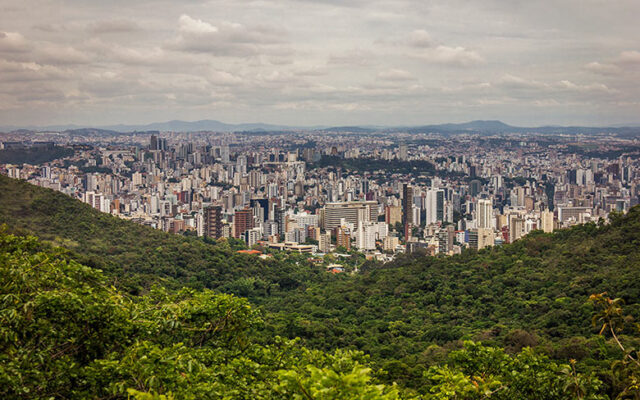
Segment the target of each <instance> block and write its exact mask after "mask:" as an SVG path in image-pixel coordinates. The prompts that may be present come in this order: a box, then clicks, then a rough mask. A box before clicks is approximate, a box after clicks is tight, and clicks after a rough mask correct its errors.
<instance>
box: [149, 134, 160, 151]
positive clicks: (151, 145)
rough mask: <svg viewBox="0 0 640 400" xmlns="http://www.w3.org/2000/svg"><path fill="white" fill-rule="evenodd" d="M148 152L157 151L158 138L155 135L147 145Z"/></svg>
mask: <svg viewBox="0 0 640 400" xmlns="http://www.w3.org/2000/svg"><path fill="white" fill-rule="evenodd" d="M149 150H159V148H158V137H157V136H156V135H151V140H150V143H149Z"/></svg>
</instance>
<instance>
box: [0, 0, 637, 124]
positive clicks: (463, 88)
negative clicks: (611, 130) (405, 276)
mask: <svg viewBox="0 0 640 400" xmlns="http://www.w3.org/2000/svg"><path fill="white" fill-rule="evenodd" d="M605 7H606V8H605ZM0 9H1V10H2V13H1V15H2V17H0V20H1V22H2V28H1V29H0V120H1V121H2V124H3V125H17V126H25V125H29V126H42V125H56V124H78V125H82V126H103V125H112V124H118V123H125V124H146V123H150V122H154V121H166V120H172V119H179V120H189V121H193V120H201V119H217V120H221V121H225V122H227V123H249V122H263V123H270V124H280V125H291V126H315V125H324V126H330V125H385V126H415V125H421V124H435V123H443V122H463V121H469V120H474V119H486V120H493V119H497V120H502V121H505V122H507V123H509V124H513V125H520V126H541V125H548V124H554V125H555V124H558V125H585V126H603V125H610V124H637V123H638V122H640V121H638V117H637V115H638V111H640V83H639V82H640V48H639V47H638V44H637V40H636V38H637V37H638V36H640V28H639V27H638V26H637V24H636V23H635V16H636V15H638V14H639V13H640V5H639V4H638V3H637V2H632V1H616V2H601V1H595V0H593V1H580V2H578V1H563V2H560V3H557V2H553V3H552V2H548V1H542V2H535V3H529V2H520V1H517V2H501V1H497V0H496V1H489V2H483V3H482V4H481V5H480V4H472V3H469V2H465V1H453V2H446V3H444V2H414V1H393V2H391V1H374V2H362V1H350V2H333V1H293V0H291V1H278V2H258V1H252V2H242V3H240V2H227V1H208V2H207V1H193V2H189V3H186V4H174V3H171V2H164V1H156V2H149V1H141V2H136V3H135V4H133V5H132V4H129V3H125V2H115V3H113V2H111V3H109V4H108V5H107V4H102V3H99V2H87V3H85V2H83V3H76V2H72V1H39V0H34V1H28V2H25V3H23V4H21V5H15V4H9V3H8V2H1V3H0Z"/></svg>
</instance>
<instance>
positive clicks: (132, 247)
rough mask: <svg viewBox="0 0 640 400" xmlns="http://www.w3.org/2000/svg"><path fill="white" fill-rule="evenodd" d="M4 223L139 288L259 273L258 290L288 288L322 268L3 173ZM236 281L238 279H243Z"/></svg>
mask: <svg viewBox="0 0 640 400" xmlns="http://www.w3.org/2000/svg"><path fill="white" fill-rule="evenodd" d="M0 204H1V205H2V206H1V207H0V224H3V223H5V224H7V225H8V226H9V228H10V229H11V231H13V232H17V233H31V234H34V235H37V236H38V237H40V238H41V239H43V240H45V241H47V242H50V243H52V244H54V245H61V246H64V247H66V248H67V249H69V250H70V251H71V252H72V254H73V257H74V259H76V260H77V261H79V262H81V263H83V264H85V265H88V266H91V267H95V268H99V269H102V270H104V271H105V272H106V273H107V275H108V276H110V277H111V278H112V279H113V283H115V284H117V285H118V286H119V287H126V288H127V289H128V290H129V291H131V292H133V293H137V292H140V291H141V290H145V289H148V288H150V287H151V286H152V285H153V284H155V283H160V282H161V283H163V284H164V285H167V286H169V287H178V286H182V285H187V286H191V287H195V288H203V287H208V288H218V289H221V290H227V289H231V288H233V287H235V286H238V285H242V284H244V283H245V280H243V279H240V278H247V277H252V278H254V281H252V284H253V285H254V286H255V287H259V288H260V289H259V290H258V289H256V292H259V291H262V292H264V293H265V294H267V293H270V292H271V291H274V292H277V291H279V290H289V289H293V288H295V287H297V286H299V285H300V284H301V283H302V281H304V280H308V279H310V275H313V274H319V273H320V271H319V270H318V269H317V268H315V269H310V268H300V267H299V266H296V265H295V262H304V261H305V260H304V259H300V260H292V261H291V262H287V263H285V262H282V261H281V259H279V258H277V257H276V258H274V259H273V260H261V259H258V258H256V257H253V256H249V255H243V254H238V253H237V252H236V250H237V249H239V248H243V246H240V247H238V244H237V243H236V242H235V241H233V240H231V241H221V242H219V243H216V242H205V241H204V240H202V239H199V238H195V237H186V236H180V235H171V234H168V233H164V232H162V231H159V230H156V229H152V228H149V227H145V226H142V225H139V224H136V223H134V222H130V221H126V220H123V219H120V218H118V217H114V216H112V215H109V214H104V213H101V212H99V211H97V210H95V209H93V208H92V207H90V206H89V205H87V204H84V203H82V202H80V201H78V200H74V199H71V198H70V197H68V196H66V195H65V194H63V193H60V192H56V191H53V190H50V189H45V188H41V187H38V186H34V185H31V184H29V183H27V182H26V181H19V180H15V179H11V178H8V177H6V176H4V175H0ZM236 281H237V282H236Z"/></svg>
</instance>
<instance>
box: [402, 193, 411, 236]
mask: <svg viewBox="0 0 640 400" xmlns="http://www.w3.org/2000/svg"><path fill="white" fill-rule="evenodd" d="M412 206H413V188H412V187H411V186H409V185H408V184H406V183H405V184H404V185H403V186H402V225H404V238H405V240H407V239H408V238H409V234H410V232H411V228H410V225H411V221H412V219H413V207H412Z"/></svg>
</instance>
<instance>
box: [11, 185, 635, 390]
mask: <svg viewBox="0 0 640 400" xmlns="http://www.w3.org/2000/svg"><path fill="white" fill-rule="evenodd" d="M0 204H2V207H0V223H6V224H8V226H9V227H10V229H12V230H13V231H17V232H27V231H28V232H33V233H35V234H37V235H38V236H40V237H42V238H43V239H45V240H47V241H49V242H52V243H56V244H60V245H65V246H67V247H69V248H70V249H71V251H72V252H71V254H70V256H71V257H72V258H74V259H75V260H79V261H82V262H86V263H88V264H89V265H90V266H96V267H100V268H103V269H105V271H106V273H107V274H108V276H109V277H110V279H111V282H113V283H115V284H116V285H118V286H120V285H122V287H125V288H126V289H127V290H129V291H130V292H136V291H140V292H145V289H146V288H148V287H149V285H150V284H151V283H153V282H159V281H161V282H165V284H167V285H169V286H172V287H177V286H180V285H181V284H185V285H188V286H191V287H196V288H203V287H207V288H212V289H216V290H218V291H222V292H229V293H234V294H237V295H241V296H243V297H247V298H248V299H249V300H250V301H251V302H252V303H253V304H255V305H257V306H259V307H260V308H261V309H263V310H264V311H265V315H264V319H265V325H264V327H263V328H262V329H261V330H260V331H259V332H258V333H257V335H258V336H260V337H261V339H260V340H262V341H264V342H265V343H266V342H268V341H269V338H271V337H273V336H274V335H282V336H286V337H289V338H294V337H300V338H301V339H302V341H303V343H305V344H306V345H307V346H309V347H312V348H317V349H322V350H333V349H337V348H346V349H357V350H362V351H364V352H366V353H368V354H370V355H371V358H372V361H373V362H374V363H375V365H376V366H378V367H381V368H383V369H384V370H385V371H386V372H387V375H386V378H385V379H387V380H389V381H396V382H399V383H402V384H403V385H406V386H410V387H412V388H415V389H416V390H419V388H421V387H426V386H425V385H428V384H429V382H430V381H429V379H430V378H429V377H428V371H429V366H431V365H434V364H437V363H440V362H444V361H445V360H446V359H447V357H449V356H448V355H450V354H451V351H452V350H453V349H456V348H459V347H460V346H462V342H463V341H464V340H469V339H472V340H475V341H482V342H483V343H487V344H489V345H492V346H497V347H501V348H504V349H505V351H506V352H507V353H517V352H518V351H520V350H521V349H523V348H525V347H527V346H530V347H534V348H535V349H536V351H537V352H539V353H542V354H545V355H547V356H549V357H551V358H552V359H555V360H558V362H567V361H568V360H569V359H574V360H577V369H578V370H579V371H582V372H589V371H591V372H597V373H598V375H599V377H600V379H602V380H603V381H604V382H605V385H606V391H607V392H608V393H610V394H611V393H616V391H618V392H619V391H620V388H619V385H620V383H619V382H618V381H616V380H615V378H614V377H613V376H612V375H611V373H610V372H609V371H608V365H609V364H610V362H611V361H612V360H614V359H617V358H619V355H620V352H619V350H617V346H616V344H615V343H614V342H612V341H604V340H603V339H602V337H601V336H599V335H597V333H598V331H597V330H594V328H593V327H592V326H591V325H590V323H589V321H590V320H591V315H592V313H593V307H592V306H591V305H590V304H589V303H588V302H587V299H588V298H589V296H590V295H591V294H593V293H601V292H608V293H609V294H610V295H611V296H613V297H619V298H621V299H623V300H624V301H625V302H626V303H627V304H629V306H628V307H627V312H628V315H629V316H628V321H631V320H632V319H636V320H637V318H638V317H640V308H639V307H638V305H637V304H635V303H636V302H637V299H638V298H640V279H638V278H639V277H640V252H639V251H638V245H639V244H640V208H639V207H635V208H633V209H632V210H630V212H629V213H628V214H626V215H624V216H622V215H616V214H614V215H613V216H612V218H611V223H610V224H587V225H582V226H577V227H574V228H572V229H568V230H562V231H559V232H556V233H554V234H544V233H542V232H534V233H532V234H530V235H528V236H527V237H525V238H524V239H522V240H519V241H517V242H516V243H514V244H511V245H505V246H501V247H496V248H491V249H486V250H482V251H480V252H474V251H466V252H464V253H463V254H462V255H460V256H454V257H447V258H442V257H435V258H434V257H424V256H422V255H419V254H413V255H408V256H404V257H400V258H398V259H397V260H396V261H394V262H392V263H389V264H385V265H379V264H375V263H366V264H365V265H362V267H361V269H362V271H363V272H362V273H359V274H356V275H352V276H350V275H336V276H333V275H330V274H326V273H323V272H322V271H320V270H319V268H318V267H314V266H313V265H311V264H310V263H308V262H307V261H305V259H304V257H302V256H298V257H296V256H284V255H278V256H276V257H275V258H274V260H272V261H263V260H260V259H258V258H256V257H253V256H244V255H239V254H236V253H235V252H234V251H233V248H232V246H233V243H218V244H208V243H205V242H204V241H202V240H200V239H196V238H188V237H183V236H178V235H168V234H165V233H162V232H159V231H155V230H152V229H150V228H145V227H142V226H139V225H136V224H134V223H132V222H128V221H123V220H120V219H117V218H115V217H112V216H109V215H105V214H101V213H99V212H97V211H95V210H93V209H91V208H90V207H88V206H87V205H84V204H82V203H80V202H78V201H75V200H72V199H70V198H68V197H66V196H65V195H63V194H60V193H56V192H53V191H50V190H47V189H42V188H39V187H35V186H31V185H29V184H27V183H25V182H19V181H16V180H12V179H9V178H6V177H0ZM631 327H632V325H631V324H628V328H626V329H625V330H624V331H621V332H620V333H621V334H622V335H625V336H629V335H632V334H633V329H632V328H631ZM626 340H632V339H629V338H627V339H626Z"/></svg>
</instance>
